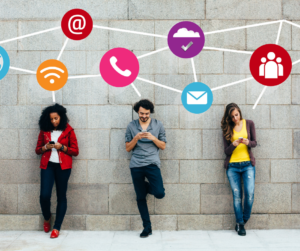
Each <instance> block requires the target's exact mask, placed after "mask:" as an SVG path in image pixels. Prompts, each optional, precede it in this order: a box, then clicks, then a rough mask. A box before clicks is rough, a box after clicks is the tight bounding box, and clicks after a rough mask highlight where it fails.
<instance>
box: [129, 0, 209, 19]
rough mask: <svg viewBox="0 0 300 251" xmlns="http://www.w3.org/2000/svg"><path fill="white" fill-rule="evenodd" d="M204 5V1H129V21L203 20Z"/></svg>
mask: <svg viewBox="0 0 300 251" xmlns="http://www.w3.org/2000/svg"><path fill="white" fill-rule="evenodd" d="M204 5H205V1H204V0H198V1H196V0H187V1H186V2H182V1H180V0H175V1H174V0H173V1H172V0H167V1H163V2H161V1H157V0H155V1H151V3H150V2H148V1H138V0H130V1H129V19H184V20H185V19H204V17H205V13H204V9H205V6H204ZM146 10H147V11H146ZM157 10H159V11H157Z"/></svg>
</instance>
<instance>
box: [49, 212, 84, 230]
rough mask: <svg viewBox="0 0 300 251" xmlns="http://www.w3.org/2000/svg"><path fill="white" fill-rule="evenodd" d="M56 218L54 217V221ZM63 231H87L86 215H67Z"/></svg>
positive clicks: (62, 227) (62, 226)
mask: <svg viewBox="0 0 300 251" xmlns="http://www.w3.org/2000/svg"><path fill="white" fill-rule="evenodd" d="M54 219H55V217H53V220H54ZM61 229H62V230H86V216H85V215H66V216H65V218H64V221H63V224H62V225H61Z"/></svg>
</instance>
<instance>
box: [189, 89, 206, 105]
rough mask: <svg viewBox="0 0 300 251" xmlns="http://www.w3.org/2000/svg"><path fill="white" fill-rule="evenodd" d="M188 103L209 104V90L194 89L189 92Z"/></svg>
mask: <svg viewBox="0 0 300 251" xmlns="http://www.w3.org/2000/svg"><path fill="white" fill-rule="evenodd" d="M186 95H187V104H188V105H207V92H205V91H202V92H201V91H194V92H191V91H190V92H187V94H186Z"/></svg>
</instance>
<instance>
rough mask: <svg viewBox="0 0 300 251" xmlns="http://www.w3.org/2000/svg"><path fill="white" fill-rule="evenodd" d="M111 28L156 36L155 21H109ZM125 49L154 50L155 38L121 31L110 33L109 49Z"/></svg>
mask: <svg viewBox="0 0 300 251" xmlns="http://www.w3.org/2000/svg"><path fill="white" fill-rule="evenodd" d="M109 27H113V28H118V29H124V30H130V31H137V32H145V33H151V34H154V21H144V20H143V21H135V20H121V21H119V20H118V21H109ZM116 47H123V48H126V49H128V50H136V51H151V50H154V37H150V36H145V35H140V34H132V33H127V32H120V31H109V48H110V49H113V48H116Z"/></svg>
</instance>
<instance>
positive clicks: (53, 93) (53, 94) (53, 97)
mask: <svg viewBox="0 0 300 251" xmlns="http://www.w3.org/2000/svg"><path fill="white" fill-rule="evenodd" d="M52 99H53V103H55V91H52Z"/></svg>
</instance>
